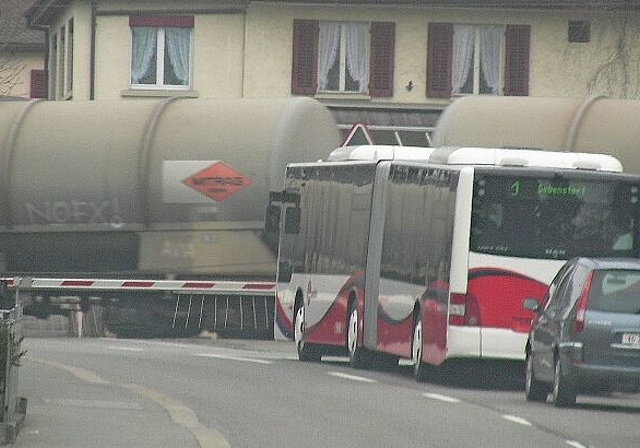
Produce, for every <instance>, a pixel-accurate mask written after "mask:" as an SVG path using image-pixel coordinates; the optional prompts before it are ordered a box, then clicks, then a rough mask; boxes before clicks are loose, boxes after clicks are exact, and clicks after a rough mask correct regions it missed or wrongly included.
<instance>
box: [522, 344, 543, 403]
mask: <svg viewBox="0 0 640 448" xmlns="http://www.w3.org/2000/svg"><path fill="white" fill-rule="evenodd" d="M524 378H525V383H524V395H525V397H526V399H527V401H537V402H539V403H544V402H545V401H547V395H549V388H548V387H547V385H546V384H545V383H543V382H542V381H538V380H536V377H535V374H534V373H533V357H532V355H531V354H530V353H527V361H526V364H525V374H524Z"/></svg>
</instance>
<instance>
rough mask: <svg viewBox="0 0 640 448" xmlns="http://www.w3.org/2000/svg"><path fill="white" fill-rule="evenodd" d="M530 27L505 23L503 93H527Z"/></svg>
mask: <svg viewBox="0 0 640 448" xmlns="http://www.w3.org/2000/svg"><path fill="white" fill-rule="evenodd" d="M530 39H531V27H530V26H529V25H507V31H506V45H505V66H504V94H505V95H512V96H527V95H529V48H530Z"/></svg>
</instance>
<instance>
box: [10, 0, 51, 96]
mask: <svg viewBox="0 0 640 448" xmlns="http://www.w3.org/2000/svg"><path fill="white" fill-rule="evenodd" d="M31 3H33V2H32V1H24V0H0V98H4V99H7V98H9V99H16V98H33V97H41V96H43V95H44V93H45V92H44V91H43V90H42V88H43V86H44V83H43V81H44V71H43V68H44V57H43V55H44V51H45V34H44V32H42V31H40V30H35V29H29V28H27V20H26V18H25V17H24V14H25V11H26V10H27V9H28V8H29V6H30V5H31Z"/></svg>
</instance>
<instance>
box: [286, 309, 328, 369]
mask: <svg viewBox="0 0 640 448" xmlns="http://www.w3.org/2000/svg"><path fill="white" fill-rule="evenodd" d="M304 326H305V321H304V305H301V306H300V308H298V310H297V311H296V314H295V316H294V320H293V335H294V339H295V341H296V349H297V351H298V359H299V360H300V361H314V362H318V361H320V359H321V358H322V354H321V353H320V350H319V348H318V347H316V346H315V345H313V344H309V343H307V342H305V340H304Z"/></svg>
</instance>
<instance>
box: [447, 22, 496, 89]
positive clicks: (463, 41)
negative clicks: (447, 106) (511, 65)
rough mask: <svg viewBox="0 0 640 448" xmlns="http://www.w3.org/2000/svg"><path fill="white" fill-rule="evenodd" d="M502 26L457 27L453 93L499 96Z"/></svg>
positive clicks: (454, 37) (452, 81) (455, 26)
mask: <svg viewBox="0 0 640 448" xmlns="http://www.w3.org/2000/svg"><path fill="white" fill-rule="evenodd" d="M503 34H504V32H503V28H502V27H500V26H493V25H487V26H472V25H454V27H453V55H452V56H453V67H452V68H453V71H452V80H451V89H452V93H453V94H454V95H455V94H476V95H477V94H491V95H496V94H498V92H499V90H498V87H499V82H500V49H501V45H500V44H501V38H502V35H503Z"/></svg>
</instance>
